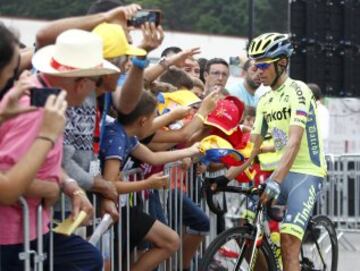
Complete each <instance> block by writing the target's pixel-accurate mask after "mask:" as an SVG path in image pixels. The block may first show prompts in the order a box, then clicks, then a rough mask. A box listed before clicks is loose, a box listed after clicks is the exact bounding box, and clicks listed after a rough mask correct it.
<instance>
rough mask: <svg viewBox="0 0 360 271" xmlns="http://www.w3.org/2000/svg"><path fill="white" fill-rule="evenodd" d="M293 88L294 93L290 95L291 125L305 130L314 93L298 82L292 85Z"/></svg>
mask: <svg viewBox="0 0 360 271" xmlns="http://www.w3.org/2000/svg"><path fill="white" fill-rule="evenodd" d="M292 87H293V90H294V93H293V94H292V95H290V106H291V117H290V125H297V126H300V127H302V128H305V126H306V122H307V119H308V116H309V110H310V103H311V99H312V93H311V90H310V89H309V88H308V87H307V86H306V85H305V84H301V83H299V82H296V81H294V82H293V83H292Z"/></svg>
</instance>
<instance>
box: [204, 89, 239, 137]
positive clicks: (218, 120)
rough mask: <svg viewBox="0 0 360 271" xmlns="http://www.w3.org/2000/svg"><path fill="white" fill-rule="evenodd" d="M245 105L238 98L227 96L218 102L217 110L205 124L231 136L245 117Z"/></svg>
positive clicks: (209, 116)
mask: <svg viewBox="0 0 360 271" xmlns="http://www.w3.org/2000/svg"><path fill="white" fill-rule="evenodd" d="M244 109H245V105H244V103H243V102H241V101H240V100H239V99H238V98H237V97H234V96H227V97H226V98H225V99H222V100H219V101H218V102H217V105H216V108H215V109H214V111H212V112H211V113H210V114H209V115H208V117H207V118H206V120H205V124H207V125H210V126H213V127H216V128H218V129H219V130H221V131H222V132H224V133H225V134H226V135H231V134H232V133H233V132H234V131H236V129H237V127H238V125H239V123H240V121H241V118H242V116H243V113H244Z"/></svg>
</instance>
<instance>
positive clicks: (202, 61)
mask: <svg viewBox="0 0 360 271" xmlns="http://www.w3.org/2000/svg"><path fill="white" fill-rule="evenodd" d="M207 61H208V60H207V59H206V58H203V57H201V58H199V59H198V63H199V67H200V75H199V78H200V80H201V81H202V82H203V83H205V78H204V72H205V67H206V63H207Z"/></svg>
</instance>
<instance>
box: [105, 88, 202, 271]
mask: <svg viewBox="0 0 360 271" xmlns="http://www.w3.org/2000/svg"><path fill="white" fill-rule="evenodd" d="M156 104H157V101H156V99H155V98H154V97H153V96H152V94H150V93H148V92H143V93H142V96H141V98H140V102H139V104H138V105H137V106H136V108H135V110H134V111H133V112H132V113H130V114H128V115H124V114H122V113H120V112H118V118H117V120H116V121H114V122H112V123H108V124H107V125H106V128H105V136H104V143H103V144H102V146H101V151H100V155H101V156H100V157H101V161H102V169H103V175H104V177H105V179H107V180H110V181H112V182H114V183H115V185H116V187H117V189H118V192H119V193H120V194H127V193H131V192H138V191H141V190H144V189H161V188H164V187H167V186H168V177H167V176H163V175H162V173H160V174H154V175H152V176H150V177H149V178H148V179H146V180H143V181H136V182H123V181H119V174H120V172H121V171H120V170H125V169H126V168H124V163H125V161H126V159H127V157H128V156H129V155H130V154H131V155H132V156H133V157H135V158H136V159H139V160H141V161H143V162H146V163H149V164H152V165H162V164H165V163H168V162H171V161H176V160H178V159H182V158H185V157H188V156H190V157H191V156H193V155H196V154H197V153H198V152H199V150H198V147H197V145H193V146H192V147H190V148H186V149H182V150H176V151H171V152H157V153H154V152H152V151H150V150H149V149H148V148H147V147H146V146H145V145H143V144H141V143H139V142H138V140H137V137H139V138H142V137H144V135H146V134H147V133H148V130H149V128H151V125H152V122H153V119H154V118H155V115H156ZM122 210H123V212H122V213H123V214H124V213H125V210H126V207H123V209H122ZM138 221H141V222H142V223H138ZM122 225H123V227H125V223H123V224H122ZM130 225H131V228H130V247H131V249H133V248H134V247H135V246H137V245H138V244H139V242H140V241H142V240H143V239H144V240H147V241H150V242H151V243H153V244H154V245H155V246H156V248H154V249H150V250H148V251H147V252H146V253H145V254H144V255H143V256H142V257H140V258H139V259H138V260H137V261H136V262H135V263H134V264H133V265H132V268H131V270H141V271H145V270H149V271H150V270H153V269H154V268H155V267H157V266H158V265H159V264H160V263H161V262H162V261H164V260H165V259H167V258H169V257H170V256H171V255H172V254H173V253H174V252H175V251H176V250H177V249H178V246H179V240H178V236H177V234H176V233H175V232H174V231H173V230H171V229H170V228H168V227H167V226H165V225H164V224H162V223H161V222H159V221H157V220H155V219H154V218H152V217H150V216H149V215H147V214H145V213H144V212H142V211H141V210H140V209H139V208H138V207H131V208H130ZM123 233H126V230H125V228H123ZM123 240H125V236H124V238H123ZM115 254H117V253H115Z"/></svg>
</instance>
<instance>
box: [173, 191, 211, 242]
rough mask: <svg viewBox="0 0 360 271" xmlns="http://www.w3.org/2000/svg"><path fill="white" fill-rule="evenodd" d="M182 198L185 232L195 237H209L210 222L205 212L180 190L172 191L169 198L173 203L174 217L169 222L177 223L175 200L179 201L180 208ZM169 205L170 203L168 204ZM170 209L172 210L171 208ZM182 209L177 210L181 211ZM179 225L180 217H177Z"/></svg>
mask: <svg viewBox="0 0 360 271" xmlns="http://www.w3.org/2000/svg"><path fill="white" fill-rule="evenodd" d="M176 195H177V196H176ZM181 197H182V204H183V207H182V211H183V214H182V224H183V225H185V227H186V228H185V231H186V233H188V234H194V235H207V234H208V233H209V231H210V221H209V218H208V217H207V215H206V214H205V213H204V211H203V210H202V209H201V208H200V207H199V206H198V205H197V204H195V203H194V202H193V201H192V200H191V199H190V198H189V197H188V196H187V195H186V194H185V193H184V192H182V193H181V191H180V190H178V189H176V190H172V191H171V197H169V201H171V203H170V206H169V207H171V209H172V216H171V217H169V218H168V221H172V223H173V224H174V223H175V215H174V214H175V209H176V208H175V207H174V206H175V204H174V203H175V200H176V199H177V202H178V206H180V199H181ZM168 204H169V202H168ZM169 209H170V208H169ZM179 209H180V208H177V210H178V211H179ZM177 219H178V221H177V223H180V221H179V220H180V215H179V214H178V215H177Z"/></svg>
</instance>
